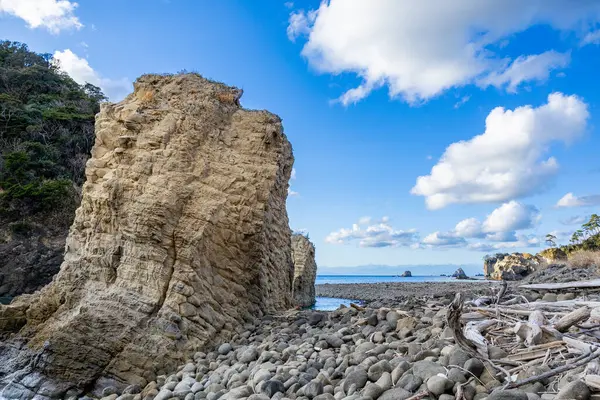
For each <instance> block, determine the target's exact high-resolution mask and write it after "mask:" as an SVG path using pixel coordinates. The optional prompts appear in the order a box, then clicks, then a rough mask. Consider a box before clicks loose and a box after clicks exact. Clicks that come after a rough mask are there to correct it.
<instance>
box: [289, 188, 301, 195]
mask: <svg viewBox="0 0 600 400" xmlns="http://www.w3.org/2000/svg"><path fill="white" fill-rule="evenodd" d="M299 194H300V193H298V192H294V191H293V190H292V188H288V196H298V195H299Z"/></svg>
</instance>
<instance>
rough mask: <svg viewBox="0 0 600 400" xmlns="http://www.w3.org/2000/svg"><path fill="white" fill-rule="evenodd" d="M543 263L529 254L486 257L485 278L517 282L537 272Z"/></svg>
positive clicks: (540, 258)
mask: <svg viewBox="0 0 600 400" xmlns="http://www.w3.org/2000/svg"><path fill="white" fill-rule="evenodd" d="M542 264H545V261H544V260H543V258H542V257H539V256H534V255H531V254H529V253H513V254H500V255H496V256H495V257H488V259H486V260H485V262H484V272H485V275H486V277H487V278H489V279H494V280H505V281H518V280H521V279H523V278H525V277H526V276H528V275H529V274H531V273H533V272H535V271H536V270H538V269H539V268H540V267H541V265H542Z"/></svg>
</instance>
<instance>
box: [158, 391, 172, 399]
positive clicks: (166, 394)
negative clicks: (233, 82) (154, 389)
mask: <svg viewBox="0 0 600 400" xmlns="http://www.w3.org/2000/svg"><path fill="white" fill-rule="evenodd" d="M171 397H173V392H171V391H170V390H167V389H161V390H160V392H158V394H157V395H156V397H155V398H154V400H169V399H170V398H171Z"/></svg>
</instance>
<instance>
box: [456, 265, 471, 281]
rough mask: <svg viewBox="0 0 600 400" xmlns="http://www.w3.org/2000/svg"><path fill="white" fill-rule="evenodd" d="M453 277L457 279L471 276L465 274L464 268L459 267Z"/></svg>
mask: <svg viewBox="0 0 600 400" xmlns="http://www.w3.org/2000/svg"><path fill="white" fill-rule="evenodd" d="M452 277H453V278H456V279H469V277H468V276H467V274H465V271H463V269H462V268H459V269H457V270H456V271H455V272H454V273H453V274H452Z"/></svg>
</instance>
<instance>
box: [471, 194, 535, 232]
mask: <svg viewBox="0 0 600 400" xmlns="http://www.w3.org/2000/svg"><path fill="white" fill-rule="evenodd" d="M539 220H540V211H539V210H538V209H537V208H536V207H534V206H530V205H524V204H521V203H518V202H516V201H514V200H513V201H510V202H508V203H505V204H502V205H501V206H500V207H498V208H496V209H495V210H494V211H492V212H491V214H490V215H488V216H487V218H486V219H485V221H484V222H483V231H484V232H488V233H495V232H509V231H517V230H522V229H530V228H533V227H534V226H535V225H536V224H537V223H538V222H539Z"/></svg>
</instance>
